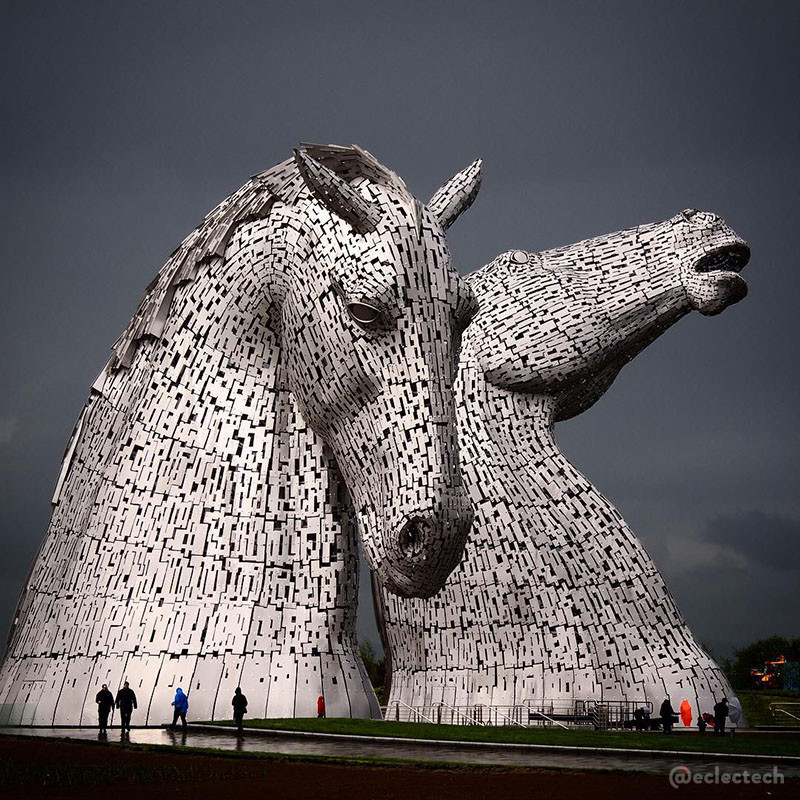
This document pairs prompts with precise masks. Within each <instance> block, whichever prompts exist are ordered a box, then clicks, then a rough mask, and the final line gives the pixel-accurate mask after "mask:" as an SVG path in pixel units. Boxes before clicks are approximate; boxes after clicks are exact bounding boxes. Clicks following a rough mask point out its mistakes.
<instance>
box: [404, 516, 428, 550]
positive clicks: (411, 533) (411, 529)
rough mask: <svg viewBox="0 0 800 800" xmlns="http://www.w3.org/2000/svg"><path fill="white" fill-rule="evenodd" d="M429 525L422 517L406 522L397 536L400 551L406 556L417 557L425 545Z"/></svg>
mask: <svg viewBox="0 0 800 800" xmlns="http://www.w3.org/2000/svg"><path fill="white" fill-rule="evenodd" d="M427 528H428V526H427V525H426V523H425V522H424V521H423V520H421V519H412V520H409V521H408V522H406V524H405V525H403V527H402V528H401V530H400V533H399V534H398V537H397V544H398V546H399V548H400V552H401V553H402V554H403V555H404V556H405V557H406V558H416V557H417V556H419V555H420V554H421V553H422V551H423V549H424V547H425V533H426V532H427Z"/></svg>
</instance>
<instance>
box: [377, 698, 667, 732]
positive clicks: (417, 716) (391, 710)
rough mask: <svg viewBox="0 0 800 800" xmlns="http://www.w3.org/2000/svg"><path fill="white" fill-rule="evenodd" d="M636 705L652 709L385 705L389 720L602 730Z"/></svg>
mask: <svg viewBox="0 0 800 800" xmlns="http://www.w3.org/2000/svg"><path fill="white" fill-rule="evenodd" d="M637 708H644V709H646V710H647V711H648V712H649V713H652V710H653V707H652V703H650V702H634V701H629V700H607V701H601V700H545V699H542V700H534V699H530V700H525V701H523V702H522V703H520V704H518V705H513V706H490V705H483V704H477V705H472V706H454V705H449V704H448V703H445V702H438V703H431V704H430V705H408V704H407V703H404V702H402V701H401V700H394V701H392V702H391V703H389V705H388V706H386V708H385V709H384V714H383V718H384V720H386V721H391V722H428V723H433V724H436V725H492V726H494V725H507V726H517V727H522V728H532V727H547V728H552V727H560V728H576V727H591V728H596V729H601V730H606V729H608V728H622V727H626V725H630V724H631V721H632V720H633V713H634V711H635V710H636V709H637Z"/></svg>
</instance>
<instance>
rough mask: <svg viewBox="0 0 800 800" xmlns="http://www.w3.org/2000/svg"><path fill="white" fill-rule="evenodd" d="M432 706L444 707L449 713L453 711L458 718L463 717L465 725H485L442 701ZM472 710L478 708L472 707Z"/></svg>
mask: <svg viewBox="0 0 800 800" xmlns="http://www.w3.org/2000/svg"><path fill="white" fill-rule="evenodd" d="M433 705H434V706H444V707H445V708H449V709H450V710H451V711H455V712H456V714H458V715H459V716H460V717H463V718H464V719H465V720H466V721H467V725H485V724H486V723H485V722H477V721H476V720H474V719H472V718H470V716H469V715H468V714H465V713H464V712H463V711H459V710H458V709H457V708H456V707H455V706H451V705H450V704H449V703H445V702H444V700H440V701H439V702H438V703H434V704H433ZM473 708H478V706H473Z"/></svg>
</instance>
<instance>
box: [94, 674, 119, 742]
mask: <svg viewBox="0 0 800 800" xmlns="http://www.w3.org/2000/svg"><path fill="white" fill-rule="evenodd" d="M94 701H95V703H97V716H98V722H99V723H100V733H105V732H106V728H107V727H108V715H109V714H110V713H111V709H112V708H114V695H113V694H111V692H109V691H108V684H105V683H104V684H103V688H102V689H101V690H100V691H99V692H98V693H97V697H95V698H94Z"/></svg>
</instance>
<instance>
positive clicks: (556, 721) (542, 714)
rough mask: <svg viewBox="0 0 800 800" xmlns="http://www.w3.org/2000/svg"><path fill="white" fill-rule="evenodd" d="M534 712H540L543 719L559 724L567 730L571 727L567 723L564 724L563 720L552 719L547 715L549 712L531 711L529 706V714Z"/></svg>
mask: <svg viewBox="0 0 800 800" xmlns="http://www.w3.org/2000/svg"><path fill="white" fill-rule="evenodd" d="M532 714H538V715H539V716H540V717H542V718H543V719H546V720H547V721H548V722H552V723H553V725H558V727H559V728H563V729H564V730H565V731H568V730H569V728H568V727H567V726H566V725H564V723H563V722H559V721H558V720H555V719H551V718H550V717H548V716H547V714H545V713H543V712H542V711H531V710H530V708H528V716H530V715H532Z"/></svg>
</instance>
